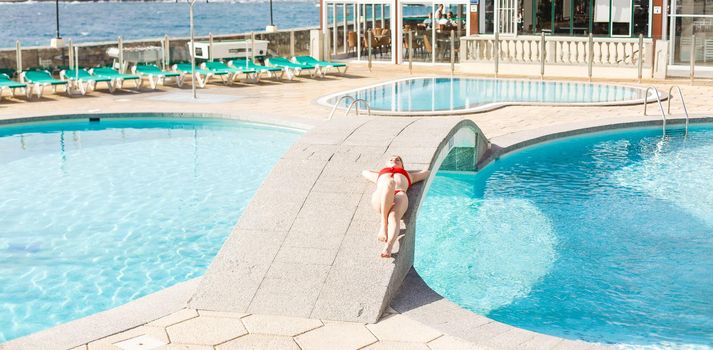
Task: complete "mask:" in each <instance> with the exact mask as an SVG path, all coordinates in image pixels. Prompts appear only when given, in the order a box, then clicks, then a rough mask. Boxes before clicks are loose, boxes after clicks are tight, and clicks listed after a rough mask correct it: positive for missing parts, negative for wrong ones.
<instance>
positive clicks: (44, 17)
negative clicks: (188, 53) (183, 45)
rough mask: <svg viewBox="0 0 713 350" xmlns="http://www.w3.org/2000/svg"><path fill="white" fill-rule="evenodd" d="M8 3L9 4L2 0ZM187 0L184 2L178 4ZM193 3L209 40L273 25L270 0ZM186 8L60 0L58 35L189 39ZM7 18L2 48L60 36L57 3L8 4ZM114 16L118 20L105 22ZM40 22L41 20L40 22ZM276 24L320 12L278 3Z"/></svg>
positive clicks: (285, 25)
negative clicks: (58, 23) (56, 10)
mask: <svg viewBox="0 0 713 350" xmlns="http://www.w3.org/2000/svg"><path fill="white" fill-rule="evenodd" d="M0 1H7V0H0ZM180 1H185V0H180ZM199 1H200V3H197V4H196V5H195V8H194V10H195V16H194V22H195V34H196V35H197V36H206V35H208V34H209V33H212V34H214V35H221V34H236V33H250V32H262V31H265V27H266V26H268V25H269V24H270V7H269V3H268V2H267V1H266V0H259V1H257V0H247V1H244V0H243V1H240V2H237V1H233V2H229V1H221V0H209V2H208V3H206V2H205V0H199ZM188 8H189V6H188V4H187V3H185V2H179V3H176V2H175V1H116V0H114V1H98V2H93V1H92V2H86V1H82V2H76V1H75V2H60V7H59V18H60V36H61V37H62V38H64V39H65V40H69V39H71V40H72V41H73V42H75V43H94V42H107V41H116V40H117V37H119V36H121V37H122V38H123V39H125V40H142V39H153V38H161V37H163V36H164V35H168V36H169V37H187V36H188V35H189V19H188ZM2 10H3V17H4V18H5V19H7V21H6V23H5V25H6V26H5V29H4V30H3V32H2V33H0V49H3V48H4V49H8V48H14V47H15V42H16V40H19V41H20V43H21V45H22V46H23V47H31V46H49V43H50V40H51V39H52V38H54V37H56V35H57V33H56V24H55V4H54V1H52V2H46V1H41V2H38V1H33V2H19V3H18V2H14V3H10V2H4V3H2ZM107 16H110V17H111V18H117V19H120V20H111V21H109V20H105V19H107V18H109V17H107ZM38 19H41V20H38ZM273 23H274V24H275V25H276V26H277V27H278V29H281V30H282V29H297V28H307V27H316V26H318V25H319V9H318V8H317V7H315V6H314V3H313V2H312V0H274V1H273Z"/></svg>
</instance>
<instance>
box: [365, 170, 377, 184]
mask: <svg viewBox="0 0 713 350" xmlns="http://www.w3.org/2000/svg"><path fill="white" fill-rule="evenodd" d="M361 176H363V177H365V178H366V179H367V180H369V181H371V182H373V183H376V180H377V179H378V178H379V173H377V172H376V171H371V170H364V171H362V172H361Z"/></svg>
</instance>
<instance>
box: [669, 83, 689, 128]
mask: <svg viewBox="0 0 713 350" xmlns="http://www.w3.org/2000/svg"><path fill="white" fill-rule="evenodd" d="M674 88H675V89H676V90H678V97H680V98H681V104H682V105H683V112H684V113H685V114H686V130H685V134H684V135H685V136H688V108H686V100H684V99H683V92H681V88H680V87H678V85H673V86H671V87H670V88H669V89H668V101H666V105H667V108H666V111H667V112H668V115H671V100H672V99H673V95H671V93H672V92H673V89H674Z"/></svg>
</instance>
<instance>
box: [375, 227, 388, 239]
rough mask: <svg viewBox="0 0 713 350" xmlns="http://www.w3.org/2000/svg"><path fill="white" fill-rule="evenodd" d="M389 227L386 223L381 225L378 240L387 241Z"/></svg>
mask: <svg viewBox="0 0 713 350" xmlns="http://www.w3.org/2000/svg"><path fill="white" fill-rule="evenodd" d="M387 229H388V226H386V225H381V228H380V229H379V235H378V238H377V239H378V240H379V242H386V231H387Z"/></svg>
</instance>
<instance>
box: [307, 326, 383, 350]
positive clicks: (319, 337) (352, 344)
mask: <svg viewBox="0 0 713 350" xmlns="http://www.w3.org/2000/svg"><path fill="white" fill-rule="evenodd" d="M376 340H377V339H376V338H374V336H373V335H372V334H371V332H369V330H368V329H366V327H364V325H363V324H360V323H345V322H344V323H329V324H326V325H324V327H320V328H317V329H314V330H311V331H309V332H307V333H304V334H301V335H298V336H297V337H295V341H296V342H297V344H299V346H300V347H301V348H302V349H303V350H322V349H324V350H333V349H340V350H350V349H359V348H362V347H364V346H367V345H369V344H372V343H374V342H376Z"/></svg>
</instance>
